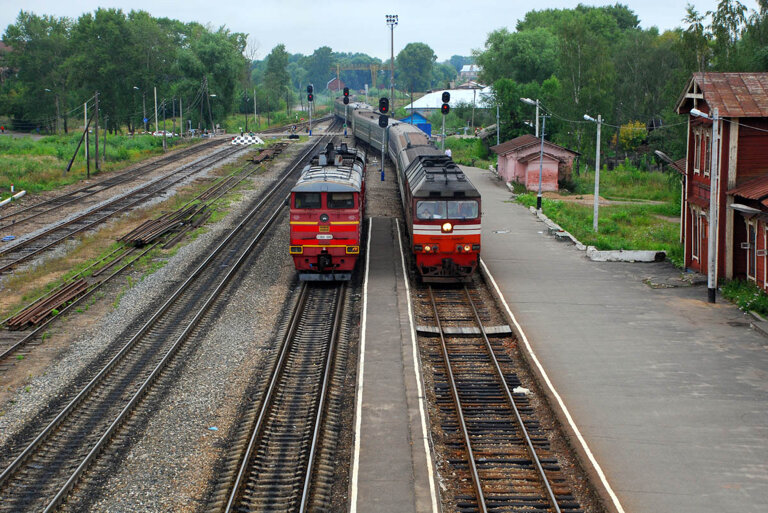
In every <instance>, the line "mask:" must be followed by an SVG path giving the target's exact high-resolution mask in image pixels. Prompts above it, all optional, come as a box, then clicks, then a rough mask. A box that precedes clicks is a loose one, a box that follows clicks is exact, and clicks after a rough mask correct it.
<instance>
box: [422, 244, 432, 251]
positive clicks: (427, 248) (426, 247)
mask: <svg viewBox="0 0 768 513" xmlns="http://www.w3.org/2000/svg"><path fill="white" fill-rule="evenodd" d="M424 251H425V252H426V253H429V252H430V251H432V246H430V245H429V244H427V245H426V246H424Z"/></svg>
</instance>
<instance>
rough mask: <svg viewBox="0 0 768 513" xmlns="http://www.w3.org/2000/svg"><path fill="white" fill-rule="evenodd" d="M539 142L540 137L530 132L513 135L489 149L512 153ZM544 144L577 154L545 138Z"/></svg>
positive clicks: (498, 152) (499, 152)
mask: <svg viewBox="0 0 768 513" xmlns="http://www.w3.org/2000/svg"><path fill="white" fill-rule="evenodd" d="M540 144H541V139H539V138H538V137H536V136H533V135H531V134H525V135H521V136H520V137H515V138H514V139H510V140H509V141H505V142H503V143H501V144H499V145H497V146H491V151H492V152H494V153H496V154H497V155H505V154H507V153H512V152H513V151H518V150H521V149H523V148H526V147H528V146H537V147H538V145H540ZM544 146H547V147H550V148H551V147H554V148H560V149H561V150H564V151H567V152H570V153H573V154H574V155H579V152H577V151H573V150H569V149H568V148H563V147H562V146H558V145H557V144H555V143H552V142H549V141H547V140H545V141H544Z"/></svg>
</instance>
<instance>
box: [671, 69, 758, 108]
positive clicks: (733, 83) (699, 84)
mask: <svg viewBox="0 0 768 513" xmlns="http://www.w3.org/2000/svg"><path fill="white" fill-rule="evenodd" d="M694 87H696V88H697V89H698V91H700V93H701V94H702V95H703V96H704V101H705V102H706V104H707V106H708V107H709V111H710V112H711V111H712V109H714V108H715V107H717V109H718V114H719V115H720V116H721V117H730V118H761V117H768V73H694V74H693V76H692V77H691V80H690V81H689V82H688V85H687V86H686V88H685V91H684V92H683V94H682V96H681V97H680V99H679V100H678V104H677V111H678V112H679V113H684V112H687V111H690V109H691V108H693V103H694V100H695V99H696V98H695V97H694V96H692V95H695V94H697V93H695V92H693V91H692V89H694Z"/></svg>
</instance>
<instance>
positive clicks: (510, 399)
mask: <svg viewBox="0 0 768 513" xmlns="http://www.w3.org/2000/svg"><path fill="white" fill-rule="evenodd" d="M464 293H465V294H466V296H467V300H468V301H469V305H470V306H471V307H472V312H473V313H474V315H475V320H476V321H477V325H478V326H479V327H480V333H482V335H483V341H484V343H485V348H486V349H487V350H488V355H489V356H490V358H491V363H492V364H493V368H494V370H495V371H496V376H497V377H498V378H499V382H500V383H501V386H502V388H503V389H504V394H505V395H506V399H507V402H508V403H509V405H510V407H511V408H512V410H513V411H514V412H515V419H516V420H517V425H518V427H519V428H520V431H521V432H522V434H523V435H524V437H525V445H526V447H527V448H528V453H529V455H530V457H531V460H532V461H533V462H534V464H535V465H536V469H537V470H538V472H539V476H540V477H541V480H542V482H543V483H544V487H545V488H546V490H547V498H548V499H549V502H550V503H551V504H552V507H553V508H554V510H555V512H556V513H561V511H560V506H559V505H558V503H557V499H556V498H555V493H554V492H553V491H552V487H551V486H550V484H549V479H548V478H547V474H546V473H545V472H544V467H543V466H542V465H541V460H540V459H539V456H538V454H536V449H535V448H534V447H533V442H531V437H530V435H529V434H528V429H527V428H526V427H525V422H523V418H522V416H521V415H520V410H519V409H518V408H517V404H516V403H515V399H514V397H513V395H512V392H511V391H510V390H509V385H507V380H506V379H504V373H503V372H502V371H501V366H500V365H499V361H498V359H497V358H496V354H495V353H494V351H493V347H492V346H491V341H490V340H489V339H488V334H487V333H486V331H485V327H484V326H483V322H482V320H481V319H480V314H479V313H478V311H477V307H476V306H475V302H474V300H473V299H472V296H470V294H469V290H468V289H467V287H466V285H465V286H464ZM441 336H442V334H441Z"/></svg>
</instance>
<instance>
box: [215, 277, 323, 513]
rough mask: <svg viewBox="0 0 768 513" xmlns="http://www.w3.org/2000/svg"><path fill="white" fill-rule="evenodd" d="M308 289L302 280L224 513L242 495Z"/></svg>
mask: <svg viewBox="0 0 768 513" xmlns="http://www.w3.org/2000/svg"><path fill="white" fill-rule="evenodd" d="M307 290H308V286H307V282H302V283H301V290H300V291H299V299H298V301H297V302H296V308H294V310H293V313H292V314H291V320H290V323H289V326H288V330H287V331H286V334H285V337H283V342H282V344H281V346H280V354H279V356H278V358H277V360H275V364H274V365H273V366H272V371H271V372H270V376H272V377H271V378H270V380H269V385H268V386H267V389H266V390H265V391H264V395H263V396H262V399H261V407H260V408H259V414H258V416H257V417H256V423H255V424H254V427H253V430H252V431H251V437H250V438H249V440H248V446H247V447H246V450H245V452H244V453H243V460H242V462H241V463H240V469H239V470H238V471H237V477H236V478H235V481H234V483H233V485H232V491H231V492H230V495H229V500H228V501H227V506H226V507H225V508H224V513H230V512H231V511H232V508H234V507H235V502H236V501H237V498H238V496H239V495H240V488H241V487H242V486H243V482H244V481H245V478H246V476H247V475H248V466H249V465H250V459H251V455H252V454H253V451H254V450H255V448H256V444H257V443H258V441H259V437H260V436H261V431H262V428H263V427H264V419H265V418H266V416H267V413H268V412H269V407H270V405H271V402H272V399H273V397H274V395H275V389H276V388H277V385H278V383H279V377H280V374H281V373H282V370H283V368H284V367H285V360H286V359H287V358H288V353H289V350H290V348H291V343H290V341H291V340H292V339H293V337H294V336H295V335H296V331H297V328H298V327H299V322H300V321H301V314H302V313H303V312H304V306H305V305H306V302H307V297H308V296H309V293H308V292H307Z"/></svg>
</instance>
